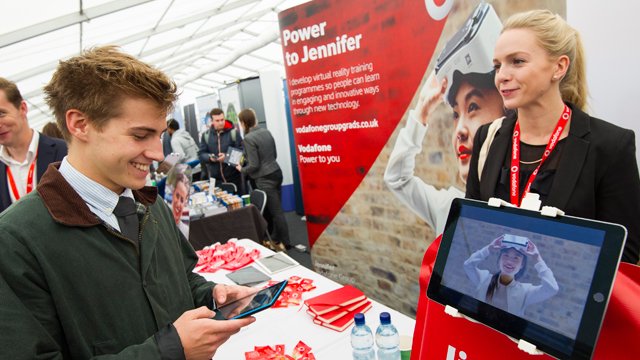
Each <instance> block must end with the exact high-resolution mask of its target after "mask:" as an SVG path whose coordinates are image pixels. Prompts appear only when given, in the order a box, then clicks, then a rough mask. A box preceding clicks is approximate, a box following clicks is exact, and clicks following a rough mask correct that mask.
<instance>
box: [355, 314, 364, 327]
mask: <svg viewBox="0 0 640 360" xmlns="http://www.w3.org/2000/svg"><path fill="white" fill-rule="evenodd" d="M353 320H354V321H355V322H356V326H362V325H364V314H363V313H357V314H355V315H353Z"/></svg>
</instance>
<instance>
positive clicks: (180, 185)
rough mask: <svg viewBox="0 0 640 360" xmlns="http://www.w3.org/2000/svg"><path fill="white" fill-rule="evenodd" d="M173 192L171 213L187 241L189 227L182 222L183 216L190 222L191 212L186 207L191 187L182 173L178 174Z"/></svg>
mask: <svg viewBox="0 0 640 360" xmlns="http://www.w3.org/2000/svg"><path fill="white" fill-rule="evenodd" d="M172 187H173V192H172V194H171V211H172V213H173V219H174V220H175V222H176V225H177V226H178V229H180V232H182V235H184V237H185V239H189V225H187V224H185V223H184V222H183V221H182V216H183V215H185V216H186V219H187V222H188V220H189V211H188V209H186V210H187V211H186V214H185V207H186V206H187V204H188V203H189V188H190V187H191V184H190V181H189V179H188V178H187V175H185V174H184V173H182V172H180V173H177V174H176V179H175V184H174V185H173V186H172Z"/></svg>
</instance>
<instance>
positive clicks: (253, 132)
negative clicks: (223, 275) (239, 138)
mask: <svg viewBox="0 0 640 360" xmlns="http://www.w3.org/2000/svg"><path fill="white" fill-rule="evenodd" d="M238 121H239V122H240V125H242V129H243V130H244V150H245V154H246V164H245V166H244V167H243V166H242V165H240V164H238V166H237V167H236V168H237V169H238V171H240V172H241V173H242V174H243V175H245V176H247V175H248V176H249V177H250V178H251V181H252V185H255V186H254V187H255V188H257V189H260V190H262V191H264V192H265V193H266V194H267V204H266V208H265V214H264V217H265V219H266V220H267V222H268V223H269V231H270V232H271V231H272V236H271V238H272V239H273V241H272V243H269V242H267V243H266V245H267V246H269V247H271V248H272V249H273V250H277V251H285V250H286V249H288V248H290V247H291V244H290V242H289V228H288V226H287V219H286V218H285V217H284V211H283V210H282V204H281V200H280V197H281V196H282V189H281V186H282V170H280V166H279V165H278V163H277V162H276V158H277V156H278V154H277V151H276V142H275V140H274V139H273V136H272V135H271V133H270V132H269V130H267V129H264V128H261V127H259V126H258V125H257V121H256V113H255V112H254V111H253V109H244V110H242V111H240V113H239V114H238Z"/></svg>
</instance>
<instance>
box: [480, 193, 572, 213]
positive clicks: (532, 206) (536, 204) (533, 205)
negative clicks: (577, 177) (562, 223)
mask: <svg viewBox="0 0 640 360" xmlns="http://www.w3.org/2000/svg"><path fill="white" fill-rule="evenodd" d="M487 204H488V205H489V206H493V207H498V208H499V207H501V206H505V207H515V206H514V205H513V204H510V203H508V202H506V201H504V200H502V199H499V198H493V197H492V198H490V199H489V201H488V202H487ZM541 204H542V201H540V195H539V194H536V193H531V192H530V193H527V195H526V196H525V197H524V199H522V203H521V204H520V209H525V210H531V211H539V212H540V215H542V216H548V217H558V216H564V211H562V210H560V209H558V208H556V207H553V206H543V207H542V209H540V205H541Z"/></svg>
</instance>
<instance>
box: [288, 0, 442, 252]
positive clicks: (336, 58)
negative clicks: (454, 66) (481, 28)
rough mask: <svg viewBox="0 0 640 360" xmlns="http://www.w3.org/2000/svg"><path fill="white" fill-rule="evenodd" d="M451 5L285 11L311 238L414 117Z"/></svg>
mask: <svg viewBox="0 0 640 360" xmlns="http://www.w3.org/2000/svg"><path fill="white" fill-rule="evenodd" d="M427 3H429V10H427ZM444 3H449V1H447V2H443V1H439V2H438V1H436V2H434V1H432V0H427V1H424V0H413V1H362V0H360V1H338V0H324V1H312V2H309V3H306V4H303V5H300V6H297V7H295V8H291V9H289V10H286V11H283V12H281V13H280V14H279V21H280V31H281V40H282V46H283V52H284V59H285V66H286V73H287V83H288V90H289V98H290V104H291V113H292V116H293V131H294V137H295V147H296V154H297V161H298V165H299V168H300V177H301V183H302V192H303V197H304V207H305V213H306V216H307V228H308V233H309V244H310V245H311V246H313V243H314V242H315V240H316V239H318V237H319V236H320V234H321V233H322V231H323V230H324V229H325V228H326V227H327V226H328V225H329V223H330V222H331V221H332V219H333V218H334V217H335V216H336V214H337V212H338V211H339V210H340V209H341V208H342V206H343V205H344V204H345V202H346V201H347V200H348V199H349V197H350V196H351V194H352V193H353V191H354V190H355V189H356V187H357V186H358V185H359V184H360V182H361V181H362V179H363V177H364V176H365V175H366V174H367V172H368V171H369V169H370V167H371V165H372V163H373V162H374V161H375V159H376V158H377V156H378V154H379V153H380V151H381V150H382V148H383V146H384V145H385V144H386V143H387V141H388V140H389V136H390V135H391V133H392V132H393V131H394V129H395V128H396V126H397V125H398V123H399V121H400V119H401V118H402V116H403V115H404V112H405V111H406V109H407V107H408V105H409V103H410V102H411V100H412V98H413V96H414V94H415V91H416V88H417V87H418V85H419V84H420V82H421V80H422V78H423V76H424V74H425V70H426V68H427V66H428V64H429V62H430V60H431V58H432V56H433V52H434V48H435V46H436V44H437V42H438V39H439V38H440V34H441V32H442V28H443V26H444V22H445V19H446V18H442V17H443V16H444V14H446V13H447V11H444V10H442V9H441V7H440V6H441V5H443V4H444ZM444 5H446V4H444ZM430 14H433V16H431V15H430ZM434 18H437V19H438V20H435V19H434Z"/></svg>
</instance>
